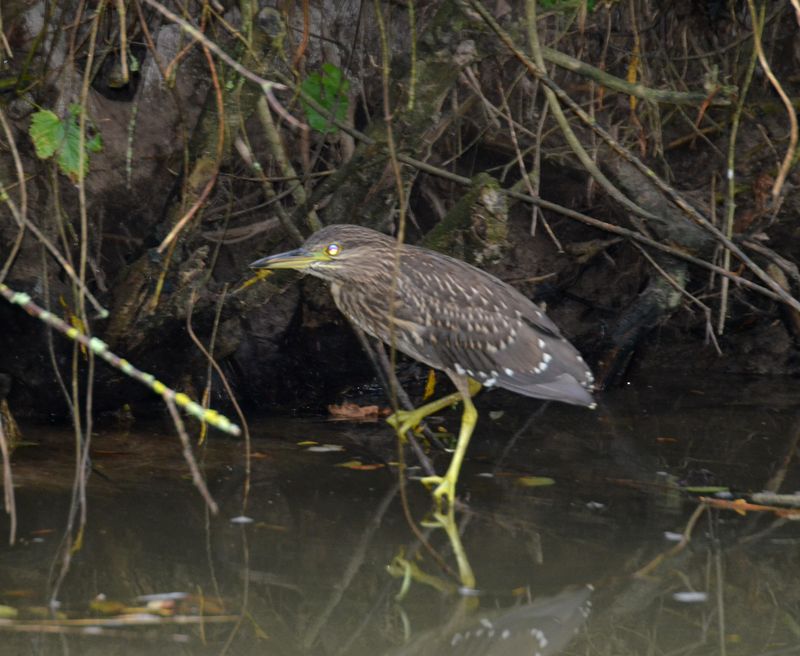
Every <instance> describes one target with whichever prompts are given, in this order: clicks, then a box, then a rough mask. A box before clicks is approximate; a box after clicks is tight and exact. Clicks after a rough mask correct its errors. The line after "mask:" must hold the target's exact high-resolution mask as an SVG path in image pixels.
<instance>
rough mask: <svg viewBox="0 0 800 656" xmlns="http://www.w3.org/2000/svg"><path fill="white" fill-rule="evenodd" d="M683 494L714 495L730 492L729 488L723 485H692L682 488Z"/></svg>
mask: <svg viewBox="0 0 800 656" xmlns="http://www.w3.org/2000/svg"><path fill="white" fill-rule="evenodd" d="M683 490H684V492H691V493H692V494H715V493H717V492H730V488H728V487H725V486H724V485H722V486H720V485H692V486H689V487H684V488H683Z"/></svg>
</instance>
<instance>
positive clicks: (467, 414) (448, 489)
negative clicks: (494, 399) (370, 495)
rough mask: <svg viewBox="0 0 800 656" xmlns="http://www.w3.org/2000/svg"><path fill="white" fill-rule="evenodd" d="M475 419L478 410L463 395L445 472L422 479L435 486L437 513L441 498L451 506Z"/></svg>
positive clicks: (440, 506) (470, 400)
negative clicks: (451, 449)
mask: <svg viewBox="0 0 800 656" xmlns="http://www.w3.org/2000/svg"><path fill="white" fill-rule="evenodd" d="M477 420H478V411H477V410H476V409H475V405H474V404H473V403H472V399H471V398H469V397H464V414H463V415H462V416H461V430H460V431H459V433H458V443H457V444H456V450H455V452H454V453H453V457H452V459H451V460H450V466H449V467H448V468H447V473H446V474H445V475H444V477H442V476H427V477H425V478H423V479H422V482H423V483H424V484H425V485H435V486H436V488H435V489H434V490H433V493H432V494H433V498H434V501H435V502H436V507H437V511H438V512H439V513H441V512H442V498H446V499H447V504H448V508H450V509H452V508H453V502H454V501H455V498H456V482H457V481H458V473H459V471H461V463H462V462H463V461H464V456H465V455H466V453H467V447H468V446H469V439H470V437H472V431H473V430H474V429H475V424H476V422H477Z"/></svg>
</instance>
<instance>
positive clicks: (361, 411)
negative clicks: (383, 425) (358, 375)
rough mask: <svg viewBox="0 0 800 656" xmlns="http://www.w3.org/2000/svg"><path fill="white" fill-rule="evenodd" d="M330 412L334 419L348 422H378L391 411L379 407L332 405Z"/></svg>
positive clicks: (348, 404) (349, 404) (329, 407)
mask: <svg viewBox="0 0 800 656" xmlns="http://www.w3.org/2000/svg"><path fill="white" fill-rule="evenodd" d="M328 412H329V413H330V415H331V417H332V418H333V419H338V420H346V421H377V420H378V418H380V417H382V416H386V415H387V414H388V413H389V412H390V411H389V410H388V409H381V408H379V407H378V406H377V405H358V404H357V403H342V404H341V405H335V404H331V405H329V406H328Z"/></svg>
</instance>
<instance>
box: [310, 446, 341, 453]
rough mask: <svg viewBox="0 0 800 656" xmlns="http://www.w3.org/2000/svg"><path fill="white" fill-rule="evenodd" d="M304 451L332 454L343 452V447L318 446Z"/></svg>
mask: <svg viewBox="0 0 800 656" xmlns="http://www.w3.org/2000/svg"><path fill="white" fill-rule="evenodd" d="M306 451H311V453H332V452H334V451H344V447H343V446H342V445H341V444H320V445H318V446H310V447H308V448H307V449H306Z"/></svg>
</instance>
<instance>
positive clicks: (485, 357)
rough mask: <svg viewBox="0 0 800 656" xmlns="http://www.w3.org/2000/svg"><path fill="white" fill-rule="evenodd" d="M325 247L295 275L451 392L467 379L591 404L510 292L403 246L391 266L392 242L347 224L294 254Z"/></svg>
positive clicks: (585, 372)
mask: <svg viewBox="0 0 800 656" xmlns="http://www.w3.org/2000/svg"><path fill="white" fill-rule="evenodd" d="M331 244H334V245H337V246H338V252H337V253H335V254H334V255H333V256H331V257H330V258H328V259H327V260H325V261H316V262H313V263H311V264H309V265H308V266H307V267H305V268H304V269H303V270H304V271H306V272H307V273H310V274H312V275H315V276H317V277H319V278H322V279H324V280H327V281H328V282H329V283H330V284H331V291H332V293H333V298H334V300H335V302H336V305H337V306H338V308H339V309H340V310H341V311H342V313H343V314H344V315H345V316H347V317H348V318H349V319H350V320H351V321H352V322H353V323H355V324H356V325H357V326H359V327H360V328H361V329H362V330H364V331H365V332H367V333H368V334H370V335H372V336H374V337H377V338H378V339H380V340H382V341H383V342H385V343H387V344H392V343H393V344H394V345H395V347H396V348H397V349H398V350H399V351H401V352H403V353H405V354H407V355H409V356H411V357H412V358H414V359H416V360H420V361H422V362H424V363H426V364H428V365H430V366H431V367H434V368H436V369H442V370H444V371H445V372H447V373H448V375H449V376H450V377H451V378H452V379H453V381H454V382H455V383H456V386H457V387H458V388H459V389H460V390H463V389H464V388H465V386H466V379H467V377H470V378H473V379H474V380H476V381H478V382H479V383H481V384H482V385H485V386H488V387H491V386H493V385H494V386H497V387H502V388H505V389H508V390H511V391H513V392H517V393H519V394H524V395H527V396H531V397H535V398H540V399H553V400H557V401H563V402H566V403H574V404H577V405H587V406H591V405H593V400H592V396H591V393H590V390H591V386H592V383H593V381H594V379H593V377H592V374H591V371H590V370H589V368H588V367H587V365H586V364H585V363H584V361H583V359H582V358H581V356H580V354H579V353H578V351H577V350H576V349H575V348H574V347H573V346H572V345H571V344H570V343H569V342H567V340H566V339H564V337H562V335H561V333H560V332H559V330H558V328H557V327H556V325H555V324H554V323H553V322H552V321H551V320H550V319H549V318H548V317H547V316H546V315H545V314H544V313H543V312H542V311H541V310H540V309H539V307H537V306H536V305H535V304H534V303H533V302H531V301H530V300H528V299H527V298H526V297H525V296H523V295H522V294H521V293H520V292H518V291H517V290H516V289H514V288H513V287H511V286H510V285H508V284H506V283H504V282H502V281H501V280H499V279H497V278H495V277H494V276H492V275H491V274H489V273H486V272H485V271H482V270H481V269H477V268H475V267H473V266H470V265H469V264H466V263H465V262H462V261H460V260H456V259H453V258H451V257H447V256H446V255H442V254H441V253H437V252H434V251H431V250H428V249H425V248H419V247H416V246H409V245H405V244H404V245H401V246H400V247H399V267H396V256H397V254H398V253H397V248H398V246H397V242H396V241H395V240H394V239H392V238H390V237H387V236H386V235H383V234H381V233H379V232H376V231H374V230H370V229H368V228H362V227H359V226H354V225H331V226H328V227H326V228H323V229H322V230H320V231H318V232H317V233H315V234H314V235H312V236H311V237H310V238H309V239H308V240H307V241H306V243H305V244H304V245H303V248H302V250H303V251H307V252H317V251H324V250H325V249H327V248H328V247H329V246H330V245H331ZM334 250H335V249H334ZM391 290H393V292H392V291H391ZM392 297H394V298H395V302H394V304H393V307H390V299H391V298H392Z"/></svg>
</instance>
